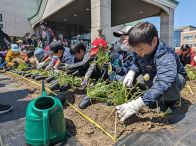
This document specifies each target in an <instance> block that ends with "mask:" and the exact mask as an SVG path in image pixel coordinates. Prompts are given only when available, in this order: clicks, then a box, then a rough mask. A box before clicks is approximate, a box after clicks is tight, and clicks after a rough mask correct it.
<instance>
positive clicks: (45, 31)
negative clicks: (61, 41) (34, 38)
mask: <svg viewBox="0 0 196 146" xmlns="http://www.w3.org/2000/svg"><path fill="white" fill-rule="evenodd" d="M40 27H41V29H42V48H43V49H47V48H48V46H49V44H50V43H51V42H52V41H53V38H54V34H53V32H52V30H51V29H50V28H48V27H47V22H46V21H41V22H40ZM46 47H47V48H46Z"/></svg>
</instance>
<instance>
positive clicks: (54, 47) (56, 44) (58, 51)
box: [45, 40, 64, 70]
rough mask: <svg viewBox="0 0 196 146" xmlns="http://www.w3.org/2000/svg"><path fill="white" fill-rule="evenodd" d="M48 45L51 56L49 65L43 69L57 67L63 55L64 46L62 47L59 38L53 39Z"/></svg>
mask: <svg viewBox="0 0 196 146" xmlns="http://www.w3.org/2000/svg"><path fill="white" fill-rule="evenodd" d="M49 47H50V49H51V51H52V53H53V56H52V60H51V61H50V63H49V65H48V66H46V68H45V70H50V69H52V68H54V69H57V67H58V66H59V64H60V63H61V61H60V58H61V57H62V56H63V50H64V47H63V45H62V42H61V41H60V40H59V41H53V42H52V43H51V44H50V45H49Z"/></svg>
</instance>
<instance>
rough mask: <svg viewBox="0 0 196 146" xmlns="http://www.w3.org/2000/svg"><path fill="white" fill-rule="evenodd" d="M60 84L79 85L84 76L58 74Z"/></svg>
mask: <svg viewBox="0 0 196 146" xmlns="http://www.w3.org/2000/svg"><path fill="white" fill-rule="evenodd" d="M58 80H59V84H60V85H64V84H70V85H71V86H72V87H79V86H80V85H81V83H82V78H78V77H73V76H71V75H67V74H61V75H59V76H58Z"/></svg>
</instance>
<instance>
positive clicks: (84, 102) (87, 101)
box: [78, 96, 91, 109]
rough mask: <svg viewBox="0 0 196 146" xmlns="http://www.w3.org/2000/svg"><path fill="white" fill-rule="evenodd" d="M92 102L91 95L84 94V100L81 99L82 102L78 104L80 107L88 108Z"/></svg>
mask: <svg viewBox="0 0 196 146" xmlns="http://www.w3.org/2000/svg"><path fill="white" fill-rule="evenodd" d="M90 104H91V100H90V97H88V96H84V97H83V98H82V100H81V101H80V103H79V104H78V107H79V108H80V109H85V108H87V107H88V106H89V105H90Z"/></svg>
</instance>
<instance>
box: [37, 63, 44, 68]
mask: <svg viewBox="0 0 196 146" xmlns="http://www.w3.org/2000/svg"><path fill="white" fill-rule="evenodd" d="M44 64H45V63H44V62H41V63H39V64H38V65H37V67H36V68H37V69H40V68H42V67H43V66H44Z"/></svg>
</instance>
